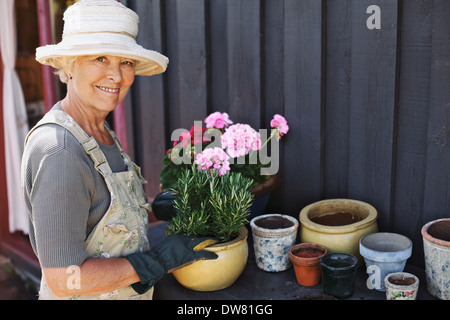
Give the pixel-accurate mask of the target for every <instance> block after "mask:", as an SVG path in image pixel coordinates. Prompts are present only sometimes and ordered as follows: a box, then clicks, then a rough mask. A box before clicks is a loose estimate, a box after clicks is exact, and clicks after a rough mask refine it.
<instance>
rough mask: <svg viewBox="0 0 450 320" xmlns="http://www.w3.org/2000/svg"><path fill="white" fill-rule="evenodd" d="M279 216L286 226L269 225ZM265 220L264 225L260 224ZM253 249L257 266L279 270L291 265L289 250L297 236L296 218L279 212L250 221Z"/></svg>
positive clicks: (272, 270) (269, 269)
mask: <svg viewBox="0 0 450 320" xmlns="http://www.w3.org/2000/svg"><path fill="white" fill-rule="evenodd" d="M279 218H283V219H285V220H286V221H287V222H288V223H287V224H288V226H287V227H281V228H280V227H276V228H273V227H270V226H268V224H269V222H270V221H271V220H272V221H274V220H276V219H279ZM262 221H265V225H264V227H262V226H260V225H261V224H262ZM250 227H251V229H252V235H253V246H254V250H255V261H256V265H257V266H258V268H260V269H262V270H264V271H269V272H279V271H284V270H287V269H288V268H290V267H291V266H292V264H291V261H290V259H289V251H290V249H291V247H292V246H293V245H294V244H295V241H296V238H297V229H298V220H297V219H295V218H293V217H291V216H288V215H281V214H266V215H262V216H258V217H255V218H253V219H252V220H251V221H250Z"/></svg>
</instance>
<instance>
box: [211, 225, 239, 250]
mask: <svg viewBox="0 0 450 320" xmlns="http://www.w3.org/2000/svg"><path fill="white" fill-rule="evenodd" d="M247 237H248V230H247V228H246V227H245V226H242V227H241V233H239V235H238V236H237V237H236V238H234V239H233V240H231V241H228V242H224V243H218V244H214V245H212V246H209V247H206V248H204V249H203V250H207V251H212V252H220V251H224V250H228V249H231V248H235V247H237V246H239V245H240V244H241V243H242V242H244V241H247Z"/></svg>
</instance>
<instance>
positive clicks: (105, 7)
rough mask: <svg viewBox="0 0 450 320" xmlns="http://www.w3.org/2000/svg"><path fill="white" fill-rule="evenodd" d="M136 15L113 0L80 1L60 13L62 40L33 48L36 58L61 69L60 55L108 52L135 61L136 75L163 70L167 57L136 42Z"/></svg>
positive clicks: (86, 54)
mask: <svg viewBox="0 0 450 320" xmlns="http://www.w3.org/2000/svg"><path fill="white" fill-rule="evenodd" d="M138 24H139V17H138V15H137V14H136V13H135V12H134V11H132V10H130V9H128V8H127V7H125V6H124V5H122V4H121V3H119V2H117V1H115V0H81V1H79V2H77V3H76V4H74V5H73V6H71V7H70V8H69V9H67V10H66V12H65V13H64V33H63V40H62V41H61V42H60V43H59V44H56V45H48V46H44V47H40V48H37V50H36V60H37V61H39V62H40V63H42V64H45V65H49V66H52V67H54V68H56V69H59V68H61V58H63V57H72V56H90V55H111V56H118V57H125V58H129V59H133V60H135V62H136V63H135V67H136V75H142V76H152V75H155V74H159V73H162V72H164V71H166V69H167V65H168V63H169V59H168V58H167V57H165V56H164V55H162V54H160V53H158V52H156V51H152V50H147V49H144V48H143V47H142V46H140V45H138V44H137V43H136V37H137V34H138Z"/></svg>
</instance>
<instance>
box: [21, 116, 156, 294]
mask: <svg viewBox="0 0 450 320" xmlns="http://www.w3.org/2000/svg"><path fill="white" fill-rule="evenodd" d="M50 123H53V124H58V125H61V126H63V127H64V128H66V129H67V130H69V131H70V132H71V133H72V134H73V135H74V136H75V137H76V138H77V140H78V141H79V142H80V144H81V145H82V146H83V148H84V150H85V151H86V153H87V154H88V155H89V156H90V157H91V159H92V161H94V166H95V169H96V170H97V171H98V172H99V173H100V174H101V175H102V176H103V178H104V179H105V182H106V185H107V187H108V190H109V192H110V194H111V204H110V207H109V209H108V211H107V212H106V213H105V215H104V216H103V218H102V219H101V220H100V222H99V223H98V224H97V226H95V228H94V230H93V231H92V232H91V234H90V235H89V236H88V238H87V239H86V252H87V253H88V254H89V256H90V257H91V258H113V257H121V256H126V255H129V254H131V253H136V252H143V251H146V250H148V249H149V241H148V237H147V232H148V229H147V227H148V212H149V211H150V204H149V203H148V202H147V198H146V196H145V193H144V190H143V187H142V185H143V184H144V183H146V181H145V180H144V179H143V177H142V175H141V171H140V168H139V167H138V166H136V165H135V164H134V163H133V162H132V161H131V159H130V157H129V156H128V155H127V154H125V153H124V152H123V149H122V147H121V145H120V143H119V141H118V140H117V137H116V135H115V133H114V132H113V131H112V130H109V129H108V130H109V132H110V134H111V136H112V138H113V139H114V141H115V143H116V145H117V146H118V148H119V150H120V152H121V154H122V156H123V158H124V161H125V164H126V165H127V167H128V170H127V171H125V172H119V173H114V172H112V170H111V168H110V166H109V164H108V162H107V160H106V158H105V155H104V154H103V152H102V151H101V150H100V147H99V145H98V143H97V141H96V140H95V139H94V138H93V137H90V136H89V135H88V134H87V133H86V132H85V131H84V130H83V129H82V128H81V127H80V126H79V125H78V124H77V123H76V122H75V121H74V120H73V119H72V117H70V116H69V115H68V114H67V113H65V112H64V111H61V110H52V111H50V112H49V113H47V114H46V115H45V116H44V118H43V119H42V120H41V121H40V122H39V123H38V124H37V125H36V127H35V128H34V129H36V128H37V127H39V126H42V125H44V124H50ZM34 129H33V130H34ZM33 130H32V131H30V133H29V135H30V134H31V133H32V132H33ZM27 140H28V138H27ZM74 275H75V273H74ZM74 281H76V279H74ZM74 284H76V283H72V284H71V285H72V286H74ZM69 285H70V284H69ZM73 290H74V292H75V295H73V296H71V297H68V298H63V299H61V298H58V297H56V296H55V295H54V294H53V293H52V292H51V291H50V289H49V288H48V287H47V285H46V283H45V279H44V277H43V278H42V281H41V288H40V292H39V299H41V300H77V299H80V300H116V299H117V300H119V299H124V300H130V299H131V300H150V299H152V295H153V288H152V289H151V290H149V291H148V292H147V293H146V294H143V295H138V294H137V293H136V292H135V291H134V290H133V289H132V288H131V286H128V287H125V288H121V289H118V290H115V291H113V292H109V293H105V294H101V295H89V296H81V295H76V289H73Z"/></svg>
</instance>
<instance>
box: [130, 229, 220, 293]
mask: <svg viewBox="0 0 450 320" xmlns="http://www.w3.org/2000/svg"><path fill="white" fill-rule="evenodd" d="M215 243H217V240H216V239H212V238H193V237H187V236H185V235H182V234H173V235H170V236H169V237H167V238H166V239H165V240H164V241H163V242H161V243H160V244H158V245H156V246H155V247H154V248H152V249H151V250H149V251H146V252H143V253H134V254H131V255H129V256H126V257H125V259H127V260H128V261H129V262H130V263H131V265H132V266H133V268H134V270H135V271H136V273H137V275H138V276H139V279H140V280H141V281H140V282H137V283H134V284H132V285H131V286H132V288H133V289H134V291H136V292H137V293H138V294H144V293H145V292H147V291H148V290H149V289H150V288H151V287H153V286H154V285H155V283H156V282H157V281H158V280H160V279H161V278H162V277H163V276H164V275H165V274H166V273H169V272H172V271H174V270H176V269H179V268H182V267H185V266H187V265H189V264H191V263H194V262H195V261H197V260H205V259H210V260H215V259H217V257H218V256H217V254H215V253H214V252H211V251H203V249H204V248H205V247H207V246H209V245H212V244H215Z"/></svg>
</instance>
